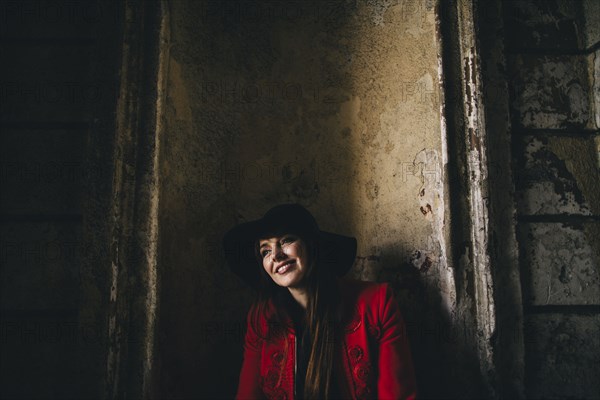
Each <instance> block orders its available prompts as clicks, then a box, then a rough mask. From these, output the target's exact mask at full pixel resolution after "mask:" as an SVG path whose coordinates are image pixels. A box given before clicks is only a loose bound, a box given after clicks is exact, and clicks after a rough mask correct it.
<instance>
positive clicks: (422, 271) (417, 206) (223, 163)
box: [159, 0, 455, 398]
mask: <svg viewBox="0 0 600 400" xmlns="http://www.w3.org/2000/svg"><path fill="white" fill-rule="evenodd" d="M435 6H436V2H418V3H416V2H413V1H398V2H387V1H375V2H353V1H350V2H316V1H315V2H304V1H302V2H299V1H298V2H294V1H291V2H278V1H277V2H275V1H259V2H255V3H252V4H250V3H248V2H235V1H232V2H225V3H219V2H197V1H193V0H189V1H177V2H172V3H171V30H172V39H171V43H170V46H171V47H170V61H169V67H168V70H169V71H168V94H167V113H166V130H165V132H166V133H165V136H164V140H163V142H162V144H161V145H162V153H161V179H162V190H161V208H160V226H161V233H160V234H161V242H160V251H161V267H160V283H161V294H160V312H161V314H160V330H159V337H160V343H159V354H160V365H161V369H162V374H161V378H160V383H161V387H162V396H164V397H170V398H180V397H186V396H187V397H193V396H196V397H203V396H207V397H210V396H230V395H231V394H232V393H233V392H234V390H235V386H236V384H234V382H237V377H238V373H239V366H240V362H241V345H242V335H243V330H244V325H243V321H244V317H245V312H246V310H247V308H248V306H249V304H250V301H251V300H252V295H251V293H250V292H249V290H248V289H247V288H246V287H245V285H244V284H243V283H242V282H241V281H240V280H239V279H238V278H237V277H236V276H234V275H233V274H232V273H230V272H229V271H228V270H227V269H226V268H225V266H224V263H223V258H222V255H221V245H220V240H221V236H222V234H223V233H224V232H225V230H226V229H228V228H229V227H231V226H233V225H234V224H235V223H238V222H241V221H245V220H250V219H254V218H256V217H258V216H260V215H261V214H262V213H263V212H264V211H265V210H266V209H268V208H269V207H270V206H272V205H274V204H277V203H281V202H300V203H302V204H304V205H305V206H307V207H308V208H309V209H310V210H311V211H312V212H313V213H314V214H315V216H316V217H317V219H318V221H319V222H320V224H321V226H322V228H324V229H328V230H334V231H337V232H341V233H346V234H350V235H355V236H356V237H357V238H358V242H359V248H358V261H357V264H356V266H355V269H354V270H353V271H352V273H351V275H353V276H357V277H362V278H364V279H371V280H390V281H392V282H393V283H394V284H395V286H396V288H397V289H398V291H399V292H400V293H401V294H402V296H401V297H402V299H403V301H402V306H403V309H404V310H405V313H406V317H407V320H408V322H409V324H410V328H409V329H410V330H411V336H412V337H411V339H413V347H414V351H415V353H416V360H417V363H418V367H419V370H418V373H419V380H420V383H421V386H422V387H421V389H422V391H423V393H424V394H426V395H434V394H438V395H439V394H443V393H445V390H446V387H445V382H446V378H444V376H445V374H446V371H447V370H448V369H450V368H452V366H451V365H445V364H444V356H443V354H446V353H445V350H444V349H445V348H448V347H449V346H451V345H452V343H451V342H452V338H449V336H450V335H449V332H448V330H447V329H446V325H445V322H444V321H445V319H444V318H443V316H444V315H445V316H446V317H447V318H449V317H448V313H449V312H451V311H452V309H453V307H454V301H455V296H454V289H453V285H452V280H451V279H452V277H453V273H452V271H451V270H449V269H448V268H449V267H448V265H447V260H446V256H445V250H446V247H445V246H446V245H445V243H444V239H443V238H444V237H445V236H444V234H445V233H446V232H445V231H444V229H445V225H444V224H445V221H446V219H445V218H446V215H445V214H444V213H445V203H444V202H445V200H444V186H443V184H442V176H443V171H444V166H445V162H446V161H445V160H446V155H445V148H444V144H443V142H442V137H443V132H442V119H441V115H440V86H439V80H438V74H439V65H440V62H439V54H440V49H439V42H438V36H437V34H436V12H435ZM446 360H449V359H447V358H446ZM447 362H449V361H447ZM433 382H436V383H435V384H434V383H433Z"/></svg>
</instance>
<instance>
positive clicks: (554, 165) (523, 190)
mask: <svg viewBox="0 0 600 400" xmlns="http://www.w3.org/2000/svg"><path fill="white" fill-rule="evenodd" d="M594 140H595V138H594V137H580V138H578V137H552V136H540V137H534V136H529V135H528V136H523V137H516V138H514V139H513V141H514V143H515V146H514V148H515V153H514V154H517V155H518V156H517V168H516V171H515V188H516V202H517V210H518V212H519V214H521V215H536V214H537V215H540V214H541V215H544V214H563V213H568V214H579V215H599V214H600V192H599V191H598V190H597V183H598V182H600V169H599V168H597V166H596V163H597V150H596V146H595V144H594Z"/></svg>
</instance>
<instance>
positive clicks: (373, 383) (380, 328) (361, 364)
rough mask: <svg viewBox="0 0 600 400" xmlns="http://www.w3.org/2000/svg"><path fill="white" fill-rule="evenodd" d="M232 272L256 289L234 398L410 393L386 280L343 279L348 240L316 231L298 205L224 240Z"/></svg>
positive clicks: (350, 254) (407, 363)
mask: <svg viewBox="0 0 600 400" xmlns="http://www.w3.org/2000/svg"><path fill="white" fill-rule="evenodd" d="M224 249H225V254H226V258H227V262H228V264H229V266H230V267H231V268H232V270H233V271H234V272H235V273H237V274H238V275H240V276H241V277H242V278H243V279H244V280H245V281H246V282H247V283H249V284H250V285H251V286H253V287H255V288H257V289H258V299H257V301H256V302H255V304H254V305H253V306H252V308H251V309H250V311H249V313H248V327H247V332H246V338H245V344H244V362H243V365H242V370H241V373H240V381H239V386H238V391H237V396H236V398H238V399H261V398H278V399H284V398H287V399H339V398H343V399H347V398H352V399H370V398H373V399H375V398H379V399H382V398H385V399H388V398H390V399H392V398H393V399H412V398H414V397H415V396H416V387H415V377H414V372H413V366H412V360H411V356H410V351H409V346H408V342H407V337H406V331H405V328H404V323H403V320H402V317H401V315H400V311H399V308H398V305H397V303H396V301H395V300H394V297H393V295H392V292H391V290H390V289H389V287H388V285H387V284H377V283H371V282H361V281H353V280H347V279H342V277H343V276H344V275H345V274H346V272H348V270H349V269H350V268H351V267H352V265H353V263H354V259H355V257H356V239H354V238H352V237H348V236H343V235H338V234H335V233H330V232H325V231H321V230H320V229H319V228H318V225H317V222H316V221H315V219H314V217H313V216H312V214H311V213H310V212H309V211H308V210H306V209H305V208H304V207H302V206H300V205H298V204H283V205H279V206H276V207H273V208H272V209H270V210H269V211H268V212H267V213H266V214H265V216H264V217H263V218H261V219H259V220H256V221H252V222H247V223H244V224H240V225H238V226H236V227H234V228H233V229H231V230H230V231H229V232H227V234H226V235H225V238H224Z"/></svg>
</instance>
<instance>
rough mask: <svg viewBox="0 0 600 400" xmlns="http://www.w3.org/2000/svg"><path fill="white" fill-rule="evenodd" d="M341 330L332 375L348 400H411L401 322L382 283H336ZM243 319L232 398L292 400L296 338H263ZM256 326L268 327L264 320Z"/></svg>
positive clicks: (411, 382)
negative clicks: (239, 362)
mask: <svg viewBox="0 0 600 400" xmlns="http://www.w3.org/2000/svg"><path fill="white" fill-rule="evenodd" d="M340 292H341V297H342V299H343V305H344V309H345V310H347V311H346V312H345V313H344V318H343V321H344V323H343V325H344V326H345V329H344V335H343V340H338V341H337V342H336V344H337V346H336V349H335V351H336V358H337V360H339V362H338V361H337V360H336V362H335V365H334V373H335V376H336V377H337V379H338V381H337V382H338V386H339V388H340V390H341V392H342V394H343V396H344V398H348V399H414V398H415V396H416V384H415V374H414V371H413V366H412V360H411V356H410V350H409V346H408V341H407V336H406V330H405V327H404V322H403V320H402V316H401V314H400V309H399V308H398V304H397V302H396V301H395V300H394V297H393V295H392V291H391V289H390V288H389V286H388V285H387V284H385V283H384V284H378V283H372V282H362V281H354V280H352V281H351V280H340ZM250 322H251V321H250V314H249V317H248V330H247V333H246V339H245V344H244V362H243V364H242V370H241V373H240V383H239V386H238V392H237V395H236V399H265V398H267V399H288V400H291V399H293V398H294V369H295V355H296V353H295V344H296V341H295V338H296V337H295V334H294V329H293V325H292V324H291V323H290V324H289V325H288V328H287V329H286V332H285V334H284V335H279V336H276V338H275V339H269V340H265V339H263V338H264V335H260V336H259V335H258V334H257V332H256V331H255V329H254V328H253V324H251V323H250ZM258 326H259V327H260V328H261V329H265V332H266V329H267V318H265V317H260V321H259V324H258Z"/></svg>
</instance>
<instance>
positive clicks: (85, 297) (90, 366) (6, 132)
mask: <svg viewBox="0 0 600 400" xmlns="http://www.w3.org/2000/svg"><path fill="white" fill-rule="evenodd" d="M115 4H116V3H113V5H115ZM115 11H116V9H115V8H113V7H112V6H111V4H110V3H109V2H103V1H100V0H99V1H89V2H72V1H18V2H13V1H3V2H1V3H0V36H1V37H2V40H1V44H0V54H2V64H1V66H0V160H1V163H0V172H1V178H0V184H1V185H2V189H1V195H0V258H1V259H0V339H1V340H0V397H2V398H15V399H31V398H38V399H43V398H93V397H101V396H102V386H103V378H104V376H103V374H104V369H105V362H106V358H105V357H106V354H105V351H104V350H105V349H106V341H105V337H104V335H105V333H106V324H105V322H106V319H105V318H104V317H105V315H106V314H105V304H106V303H105V302H104V300H106V299H107V289H108V284H107V282H106V281H105V280H104V278H105V275H104V274H105V269H104V267H105V266H106V265H107V264H103V262H102V261H106V260H107V258H103V257H102V255H105V254H106V249H107V240H106V239H107V237H108V235H107V236H103V233H105V232H106V231H105V230H104V229H105V225H104V221H105V219H106V214H105V213H103V212H102V211H105V209H103V206H105V205H106V199H107V198H109V196H110V194H111V192H110V180H108V182H109V183H108V184H107V179H106V178H107V177H110V173H109V174H106V173H105V172H106V170H109V169H110V168H111V161H112V160H111V157H110V152H111V142H110V139H111V134H112V131H111V129H110V127H109V126H110V122H109V121H110V120H111V119H112V118H113V115H112V111H113V109H114V101H115V92H114V89H115V85H114V76H115V75H116V71H117V68H116V64H117V61H118V60H117V58H118V57H117V53H116V52H115V51H114V46H113V44H114V40H115V34H116V32H118V30H119V19H118V13H116V12H115Z"/></svg>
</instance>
